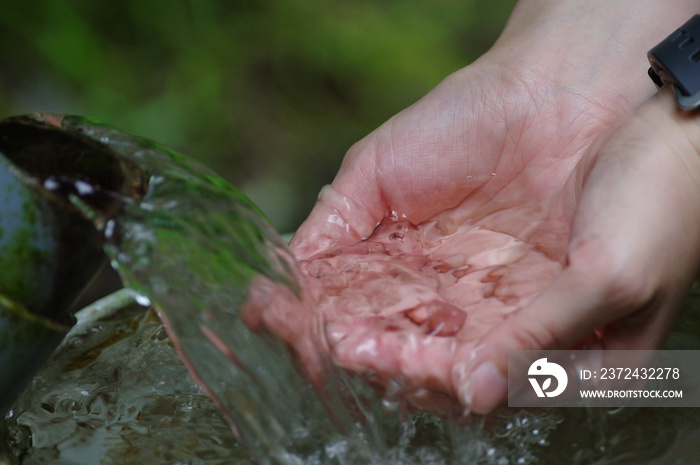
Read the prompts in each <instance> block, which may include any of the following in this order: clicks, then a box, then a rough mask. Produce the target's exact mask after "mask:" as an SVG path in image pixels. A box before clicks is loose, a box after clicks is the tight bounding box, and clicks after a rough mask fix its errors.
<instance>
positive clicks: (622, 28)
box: [487, 0, 700, 114]
mask: <svg viewBox="0 0 700 465" xmlns="http://www.w3.org/2000/svg"><path fill="white" fill-rule="evenodd" d="M697 13H700V1H699V0H671V1H663V2H662V1H658V0H656V1H651V0H597V1H593V0H563V1H553V0H520V1H519V2H518V4H517V5H516V7H515V9H514V10H513V13H512V15H511V18H510V19H509V21H508V24H507V26H506V28H505V30H504V31H503V34H502V35H501V37H500V38H499V40H498V41H497V42H496V44H495V45H494V47H493V49H492V50H491V51H490V52H489V54H487V55H489V56H491V57H492V58H496V59H498V60H502V61H504V62H509V63H510V66H511V67H512V70H513V72H518V73H519V75H520V76H522V78H523V79H531V80H541V81H542V82H543V83H546V84H547V85H549V86H551V88H553V89H567V90H573V91H575V92H580V93H581V94H582V95H583V96H586V97H588V98H589V99H591V100H592V101H595V102H597V103H598V104H600V105H603V106H608V107H610V108H613V109H618V110H620V113H621V114H622V113H624V112H626V111H628V110H630V109H632V108H634V107H636V106H637V105H639V104H640V103H641V102H643V101H644V100H646V99H647V98H648V97H649V96H650V95H651V94H653V93H654V92H655V88H654V86H653V84H652V82H651V81H650V80H649V78H648V77H647V75H646V70H647V68H648V67H649V64H648V62H647V59H646V53H647V51H648V50H649V49H650V48H652V47H653V46H654V45H656V44H657V43H658V42H660V41H661V40H662V39H663V38H664V37H666V36H667V35H669V34H670V33H671V32H673V31H674V30H675V29H676V28H678V27H680V25H682V24H683V23H684V22H685V21H686V20H687V19H689V18H690V16H692V15H693V14H697Z"/></svg>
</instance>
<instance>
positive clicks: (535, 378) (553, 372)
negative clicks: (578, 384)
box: [527, 358, 569, 397]
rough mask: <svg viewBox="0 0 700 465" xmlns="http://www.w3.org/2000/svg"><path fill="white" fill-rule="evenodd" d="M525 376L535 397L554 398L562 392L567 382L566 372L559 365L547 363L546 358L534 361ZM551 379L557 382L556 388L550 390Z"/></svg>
mask: <svg viewBox="0 0 700 465" xmlns="http://www.w3.org/2000/svg"><path fill="white" fill-rule="evenodd" d="M527 374H528V379H529V380H530V384H532V388H533V389H534V390H535V394H537V397H545V396H546V397H556V396H558V395H559V394H561V393H562V392H564V389H566V385H567V384H568V382H569V378H568V376H567V375H566V370H564V369H563V368H562V367H561V365H558V364H556V363H554V362H548V361H547V359H546V358H541V359H539V360H535V362H534V363H533V364H532V365H530V369H529V370H528V371H527ZM552 378H554V379H556V380H557V385H556V388H554V389H551V390H550V388H551V387H552ZM540 379H541V380H542V384H540Z"/></svg>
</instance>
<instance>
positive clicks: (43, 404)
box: [2, 117, 700, 465]
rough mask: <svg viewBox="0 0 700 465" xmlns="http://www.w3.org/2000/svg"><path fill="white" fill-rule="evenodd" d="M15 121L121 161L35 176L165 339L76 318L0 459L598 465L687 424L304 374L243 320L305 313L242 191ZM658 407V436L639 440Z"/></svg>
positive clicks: (170, 162)
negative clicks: (425, 400) (95, 173)
mask: <svg viewBox="0 0 700 465" xmlns="http://www.w3.org/2000/svg"><path fill="white" fill-rule="evenodd" d="M22 124H29V125H30V126H33V127H35V128H36V130H37V131H40V132H41V131H59V130H60V131H65V132H67V133H70V134H71V135H73V136H74V137H76V138H87V139H89V140H91V141H99V143H100V144H102V146H104V147H107V148H108V149H109V150H110V151H111V152H113V154H114V156H115V158H116V160H117V161H118V163H117V165H119V170H120V171H121V172H122V173H123V174H124V176H123V179H121V181H120V182H117V183H114V182H112V183H111V184H110V186H112V187H110V188H106V187H105V185H104V183H103V184H98V183H95V182H94V181H92V180H86V179H82V178H78V177H75V176H74V175H72V174H61V175H57V174H56V171H55V170H56V168H55V167H54V168H52V169H49V170H46V172H43V173H38V174H36V176H39V177H40V178H41V179H42V185H43V186H44V187H45V188H46V189H48V190H50V191H52V192H57V193H60V194H61V195H64V196H66V197H67V198H69V199H70V201H71V202H72V203H73V204H74V205H76V206H77V207H79V208H80V209H81V210H82V211H83V212H84V214H85V215H86V216H88V217H90V218H91V219H92V220H93V221H94V223H95V224H96V225H97V227H98V228H99V229H101V230H102V231H103V232H104V235H105V237H106V239H107V243H106V246H105V248H106V250H107V252H108V254H109V256H110V258H111V260H112V264H113V266H114V267H115V268H117V269H118V270H119V271H120V273H121V274H122V277H123V279H124V280H125V283H126V284H127V285H128V287H129V288H130V289H131V291H132V295H133V297H134V298H135V299H136V300H137V301H138V302H141V303H143V304H147V305H150V304H151V303H152V304H153V305H155V308H156V309H157V311H158V312H160V315H161V317H162V318H163V321H165V322H166V327H167V331H168V333H169V334H170V335H171V336H172V338H169V337H168V336H167V335H166V333H165V331H164V329H163V326H162V325H161V323H160V322H159V321H158V320H157V319H156V318H155V316H154V313H153V312H154V310H149V311H146V310H145V309H144V308H142V307H140V306H138V305H132V304H125V303H124V304H123V305H121V304H120V305H117V306H116V307H118V310H119V311H118V312H115V311H106V312H103V313H101V314H100V315H101V316H99V317H98V318H96V319H95V318H93V319H90V318H87V317H86V320H85V321H84V323H81V324H80V325H79V326H78V327H76V328H75V329H74V330H73V332H72V333H71V337H70V338H69V339H68V340H67V341H66V342H64V344H63V345H62V347H61V348H60V349H59V351H58V352H57V353H56V354H55V355H54V357H53V358H52V360H51V361H50V363H49V364H48V366H47V367H46V369H45V370H44V371H42V372H41V373H40V374H39V375H38V376H37V377H36V378H35V380H34V381H33V383H32V387H31V388H30V389H29V390H28V391H27V392H26V393H25V395H24V396H23V397H22V398H20V399H19V400H18V401H17V402H16V403H15V405H14V406H13V408H12V410H11V412H10V413H9V414H8V416H7V418H6V419H5V423H4V425H3V430H2V432H3V436H4V437H5V438H7V440H8V443H9V446H10V447H9V448H10V451H9V452H8V454H7V457H9V458H8V460H13V461H16V462H18V463H19V462H21V463H23V464H35V463H53V464H69V463H70V464H76V463H94V460H95V456H101V457H102V459H101V462H100V463H105V464H109V463H120V464H123V463H163V464H166V463H169V464H173V463H192V464H215V463H217V464H218V463H241V464H243V463H251V461H252V462H254V463H260V464H267V463H275V464H308V465H312V464H348V465H352V464H373V463H376V464H380V463H385V464H389V463H390V464H407V465H408V464H434V465H438V464H491V465H493V464H498V465H502V464H535V463H582V464H583V463H586V464H589V463H598V464H606V463H620V460H623V459H624V460H628V461H629V460H632V461H634V460H635V459H636V460H642V459H644V460H647V459H651V458H653V457H655V456H659V457H661V458H668V457H669V455H668V454H666V455H664V454H665V452H664V451H666V450H668V449H669V447H671V446H673V447H671V448H672V449H673V450H674V451H675V452H674V454H675V453H676V452H677V451H681V452H679V453H682V447H684V445H685V444H686V443H687V441H689V440H692V438H693V437H694V436H697V435H698V431H700V424H699V420H698V415H697V411H696V410H695V409H682V410H680V409H669V410H668V411H667V410H661V409H654V415H653V419H651V420H650V419H648V418H647V416H646V414H645V412H644V410H643V409H638V410H632V409H627V410H623V411H620V412H617V411H612V412H608V411H604V410H601V409H598V410H595V411H592V412H587V411H584V410H579V409H562V410H547V411H511V410H507V409H505V410H502V411H500V412H497V413H495V414H494V415H492V416H490V417H488V418H486V419H483V418H471V419H463V418H462V419H458V418H448V419H439V418H436V417H434V416H431V415H429V414H425V413H418V414H410V413H409V412H407V411H406V410H405V409H404V408H403V404H402V403H401V401H400V399H399V398H397V397H396V393H397V392H400V386H397V389H394V390H392V389H391V388H389V389H388V390H387V392H386V393H385V394H384V395H382V396H379V395H377V394H376V393H375V391H374V390H373V388H372V387H370V386H368V385H367V384H365V383H364V382H363V381H362V380H360V379H359V378H357V377H355V376H353V375H351V374H348V373H344V372H342V371H334V370H333V369H331V368H327V370H328V371H327V373H326V376H325V377H324V380H325V383H324V384H322V385H320V386H316V388H315V387H314V386H313V385H312V384H311V382H310V381H309V380H308V378H307V377H306V376H304V375H303V374H302V372H301V371H300V370H299V369H298V364H297V361H296V359H295V356H294V354H292V353H291V352H290V351H289V349H288V347H287V345H286V344H285V343H284V342H283V341H281V340H279V339H277V338H275V337H273V336H272V335H270V334H267V333H265V332H264V331H256V329H260V328H259V326H257V325H256V324H257V323H259V322H256V321H255V318H254V316H255V311H254V310H255V308H256V306H262V305H269V304H271V301H270V299H272V298H273V297H276V298H281V299H282V300H284V301H285V302H286V303H287V307H286V308H287V313H286V315H288V316H290V319H289V324H292V325H293V324H294V319H295V318H296V319H301V318H309V319H310V318H317V317H316V316H315V315H314V312H312V311H311V309H310V308H309V307H308V306H307V304H306V303H305V301H304V299H303V294H302V289H301V287H300V286H299V274H298V273H299V271H298V269H297V266H296V264H295V262H294V259H293V257H292V256H291V254H290V253H289V251H288V250H287V248H286V246H285V244H284V242H283V241H282V240H281V239H280V238H279V236H278V235H277V234H276V232H275V231H274V230H273V229H272V228H271V227H270V226H269V224H268V223H267V222H266V221H265V220H264V218H263V216H262V215H261V213H260V212H259V211H258V210H257V208H256V207H255V206H254V205H252V204H251V203H250V202H249V201H248V200H247V199H246V198H245V197H243V196H242V195H241V194H240V193H239V192H238V191H236V190H235V189H234V188H232V187H231V186H229V185H228V184H226V183H225V182H224V181H223V180H221V179H220V178H218V177H216V176H215V175H214V174H213V173H210V172H209V171H207V170H206V169H205V168H202V167H199V166H196V165H195V164H194V163H193V162H192V161H191V160H188V159H186V158H184V157H182V156H181V155H178V154H175V153H173V152H171V151H168V150H167V149H164V148H163V147H160V146H159V145H157V144H154V143H152V142H150V141H146V140H142V139H138V138H135V137H133V136H129V135H125V134H123V133H120V132H118V131H116V130H114V129H112V128H109V127H106V126H102V125H99V124H96V123H94V122H91V121H88V120H84V119H80V118H75V117H59V118H56V117H52V118H44V119H42V118H39V119H38V120H36V119H35V120H31V119H30V120H26V119H25V120H23V122H22ZM116 307H115V308H116ZM305 326H308V327H309V328H311V330H310V332H307V333H305V334H304V337H305V338H306V339H307V340H308V341H309V343H310V344H317V345H319V346H323V345H324V344H326V342H325V341H324V336H323V334H324V331H323V330H322V329H323V328H322V326H323V325H322V322H320V321H319V322H317V324H315V325H305ZM695 334H700V331H698V332H696V333H695ZM173 346H176V347H177V348H178V349H179V350H180V352H181V354H182V355H183V357H184V359H185V360H186V362H187V364H188V365H189V368H190V370H191V372H192V373H193V374H194V375H195V377H196V378H197V379H198V381H200V383H199V385H201V386H205V388H206V390H207V392H208V394H209V397H210V398H211V399H214V402H215V404H216V407H218V409H217V408H216V407H215V404H214V403H212V401H210V400H209V397H206V396H205V395H204V393H203V391H202V390H201V389H200V388H199V387H198V384H197V383H195V382H194V380H193V379H192V378H191V377H190V376H189V375H188V374H187V373H186V372H185V370H184V367H183V366H182V365H181V364H180V363H179V362H178V361H177V359H176V356H175V351H174V347H173ZM312 375H314V373H312ZM219 409H220V410H219ZM219 411H221V412H223V413H222V414H221V413H218V412H219ZM679 411H682V412H683V414H682V415H679V414H678V412H679ZM645 418H647V419H646V420H645ZM227 423H228V424H230V425H232V426H233V429H234V431H235V432H236V435H237V436H238V437H240V438H241V439H242V444H244V445H245V450H243V449H242V447H241V445H240V444H241V443H239V442H238V441H237V440H236V438H235V437H234V435H233V434H232V433H231V430H229V429H228V428H227V426H226V425H227ZM659 423H665V424H666V425H665V428H664V431H665V432H666V436H664V437H663V438H662V440H660V441H649V440H648V438H649V437H658V433H656V427H657V426H658V424H659ZM689 438H690V439H689ZM676 446H677V447H676ZM674 447H675V448H674ZM676 456H679V455H677V454H676ZM659 463H663V462H659Z"/></svg>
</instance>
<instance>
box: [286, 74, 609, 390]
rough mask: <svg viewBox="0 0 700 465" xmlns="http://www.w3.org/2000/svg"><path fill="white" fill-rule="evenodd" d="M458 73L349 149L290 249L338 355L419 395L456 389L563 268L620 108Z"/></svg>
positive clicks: (346, 362) (346, 363) (341, 360)
mask: <svg viewBox="0 0 700 465" xmlns="http://www.w3.org/2000/svg"><path fill="white" fill-rule="evenodd" d="M467 78H469V79H471V81H469V82H470V84H469V85H468V86H465V85H464V83H463V82H453V81H455V80H457V81H458V80H460V79H462V78H460V77H452V78H449V79H448V81H447V82H446V83H443V84H442V85H441V86H439V87H438V88H436V90H434V91H433V92H432V93H431V94H429V95H428V96H426V97H425V98H424V99H423V100H421V101H420V102H418V103H417V104H416V105H414V106H413V107H411V108H409V109H408V110H406V111H405V112H403V113H400V114H399V115H397V116H396V117H394V118H392V119H391V120H390V121H389V122H387V123H386V124H385V125H384V126H382V127H381V128H380V129H378V130H377V131H375V132H374V133H373V134H371V135H370V136H369V137H368V138H366V139H365V140H363V141H361V142H360V143H359V144H358V145H357V146H355V147H353V149H352V150H351V151H350V153H349V154H348V156H347V157H346V160H345V162H344V166H343V169H342V170H341V172H340V173H339V176H338V178H337V179H336V181H335V182H334V184H333V187H332V188H330V189H326V191H325V192H324V193H323V195H322V196H321V199H320V201H319V204H318V205H317V207H316V209H315V210H314V212H313V213H312V215H311V217H310V219H309V220H307V222H306V223H305V225H304V226H303V227H302V228H301V229H300V231H299V232H298V234H297V236H296V237H295V239H294V241H293V243H292V247H293V250H294V251H295V253H296V254H297V256H298V257H299V258H300V260H301V263H302V268H303V269H304V271H305V272H306V275H307V276H308V279H307V281H308V286H307V289H308V291H309V292H310V293H311V294H312V295H313V299H314V300H315V301H316V303H317V308H318V311H320V312H321V313H322V314H323V319H324V321H325V324H326V334H327V337H328V341H329V347H330V350H331V353H332V357H333V359H334V361H335V362H336V363H338V364H339V365H341V366H343V367H346V368H349V369H352V370H355V371H359V372H364V373H366V374H369V375H370V376H371V377H373V378H375V379H377V380H379V381H382V380H386V379H388V378H392V379H397V378H398V379H402V380H403V381H404V382H405V384H404V385H406V386H408V387H409V388H414V389H418V390H419V391H418V392H419V394H420V393H421V392H425V390H424V389H423V388H427V389H428V390H430V391H435V392H444V393H447V394H449V395H455V394H457V392H456V391H457V389H458V385H459V384H460V382H461V380H460V377H461V376H463V372H464V370H465V368H466V367H467V365H468V364H469V361H470V355H471V354H472V352H473V349H474V347H475V344H476V343H477V341H478V340H479V339H480V338H481V337H483V336H484V335H485V334H486V333H487V332H488V331H489V330H491V329H492V328H493V327H495V326H496V325H498V324H499V323H501V322H502V321H503V320H504V319H505V318H506V316H507V315H509V314H511V313H512V312H515V311H517V310H518V309H520V308H522V307H523V306H525V305H527V304H528V303H529V302H531V301H532V300H533V299H534V298H535V297H536V296H537V295H538V294H540V293H541V292H542V291H543V290H544V289H545V288H546V287H547V286H548V285H549V284H550V283H551V282H552V281H553V280H554V279H555V278H556V277H557V276H558V275H559V274H560V273H561V271H562V269H563V266H564V262H565V260H566V245H567V242H568V239H569V233H570V228H571V221H572V217H573V213H574V210H575V208H576V199H577V194H578V191H579V188H580V186H579V185H578V183H577V177H576V175H575V174H576V173H575V170H576V167H577V163H578V161H579V159H580V158H581V156H582V154H583V153H584V151H585V150H586V148H587V146H588V145H589V144H590V141H591V140H592V139H593V138H594V137H595V136H596V135H597V134H598V133H599V132H600V131H601V130H602V129H603V127H604V126H605V125H606V124H607V120H608V119H610V118H612V117H613V116H614V115H611V114H610V113H609V112H605V111H602V110H601V109H600V108H597V107H595V106H593V105H590V104H589V102H587V101H585V100H584V99H582V98H579V97H577V96H575V95H572V94H566V93H563V92H562V94H561V95H559V96H557V97H556V98H555V97H554V96H552V95H545V94H544V93H541V92H533V91H532V90H531V89H524V88H523V86H521V85H519V84H517V83H505V82H503V81H501V82H493V81H491V82H487V81H486V80H483V81H482V82H479V79H478V78H477V79H474V76H473V75H468V76H467ZM465 88H468V89H470V90H468V91H467V90H464V89H465ZM456 89H458V90H459V92H460V93H457V92H456ZM572 174H573V175H572ZM378 223H381V224H379V226H377V224H378ZM414 225H417V226H414ZM418 397H420V395H419V396H418Z"/></svg>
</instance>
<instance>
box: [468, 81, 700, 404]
mask: <svg viewBox="0 0 700 465" xmlns="http://www.w3.org/2000/svg"><path fill="white" fill-rule="evenodd" d="M574 179H575V181H573V183H574V184H575V188H574V190H575V192H576V193H577V196H578V197H580V200H579V201H578V202H577V206H576V211H575V216H574V218H573V221H572V227H571V235H570V239H569V243H568V246H567V252H566V258H567V262H566V266H565V268H564V269H563V271H562V273H561V274H560V275H559V276H558V277H557V278H556V279H555V280H554V281H553V283H552V284H551V285H550V286H549V287H548V288H547V289H546V290H545V291H544V292H542V293H541V294H540V295H539V296H537V298H536V299H534V300H533V301H532V302H531V303H529V304H528V305H526V306H525V307H523V308H522V309H521V310H519V311H518V312H517V313H514V314H513V315H512V316H511V317H510V318H508V319H507V320H506V321H504V322H503V323H502V324H501V325H499V326H498V327H495V328H494V329H493V330H492V331H491V332H490V333H489V334H487V335H486V336H485V337H484V338H482V339H481V340H480V341H479V343H478V347H477V350H476V352H477V355H476V356H475V358H474V360H473V362H472V365H473V367H474V371H472V372H471V373H472V374H471V375H470V378H469V380H468V381H467V387H466V389H465V394H466V396H467V399H465V400H466V403H468V404H469V405H470V406H471V407H472V409H473V410H474V411H477V412H487V411H490V410H491V409H493V408H494V407H495V406H496V405H497V404H498V403H499V402H500V401H502V400H503V398H504V397H505V395H506V388H505V385H504V381H503V378H504V376H505V374H506V373H507V354H508V350H513V349H515V350H523V349H566V348H570V347H572V346H573V345H574V344H576V343H577V342H580V341H582V340H583V339H584V338H586V336H587V335H590V334H591V333H592V332H593V331H595V335H594V336H593V337H590V338H588V340H587V341H586V342H587V344H591V345H592V347H596V348H604V349H615V350H628V349H654V348H659V347H660V346H661V344H662V343H663V341H664V339H665V337H666V335H667V334H668V332H669V330H670V327H671V325H672V323H673V320H674V318H675V315H676V312H677V310H678V308H679V306H680V304H681V303H682V301H683V299H684V298H685V296H686V295H687V292H688V290H689V288H690V285H691V284H692V281H693V280H694V279H695V277H696V276H697V272H698V261H699V260H698V259H699V258H700V234H697V231H696V229H697V225H698V224H700V223H699V222H700V120H698V119H697V114H696V113H684V112H682V111H680V110H678V109H677V108H676V106H675V104H674V102H673V96H672V91H671V89H663V90H662V92H660V93H659V95H657V96H655V97H653V98H651V99H650V100H649V101H648V102H646V103H644V104H643V105H642V106H641V107H640V108H639V109H638V110H637V111H635V112H634V113H633V114H631V115H630V116H629V117H627V118H626V119H625V120H624V121H623V122H622V123H621V124H620V126H619V127H616V128H615V129H614V130H611V131H609V132H607V133H605V134H603V135H602V136H601V137H600V139H599V140H598V141H597V142H596V143H595V144H594V145H593V146H592V147H591V148H590V149H589V150H588V152H587V154H586V155H585V156H584V158H583V159H582V161H581V162H580V163H579V165H578V166H577V168H576V170H575V178H572V180H574ZM479 367H484V368H482V369H481V370H479ZM477 370H479V372H477Z"/></svg>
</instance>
